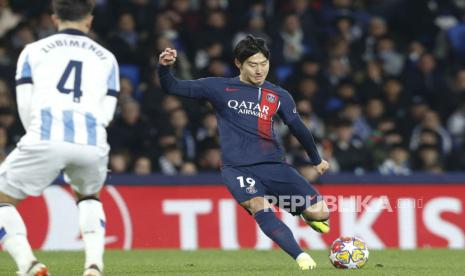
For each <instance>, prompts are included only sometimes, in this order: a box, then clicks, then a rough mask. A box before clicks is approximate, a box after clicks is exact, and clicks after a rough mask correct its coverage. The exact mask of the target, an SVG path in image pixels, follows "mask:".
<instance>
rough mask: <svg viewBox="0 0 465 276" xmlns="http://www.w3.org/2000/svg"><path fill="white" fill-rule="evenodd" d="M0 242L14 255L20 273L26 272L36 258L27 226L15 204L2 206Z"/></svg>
mask: <svg viewBox="0 0 465 276" xmlns="http://www.w3.org/2000/svg"><path fill="white" fill-rule="evenodd" d="M0 243H1V244H2V246H3V249H4V250H5V251H7V252H8V253H9V254H10V255H11V257H13V259H14V260H15V262H16V265H17V266H18V270H19V272H20V273H26V271H27V270H28V269H29V267H30V266H31V263H32V262H33V261H35V260H36V258H35V257H34V254H33V253H32V249H31V246H30V245H29V242H28V241H27V231H26V226H25V225H24V222H23V219H22V218H21V215H20V214H19V213H18V211H17V210H16V208H15V207H14V206H13V205H6V206H5V205H3V206H1V207H0Z"/></svg>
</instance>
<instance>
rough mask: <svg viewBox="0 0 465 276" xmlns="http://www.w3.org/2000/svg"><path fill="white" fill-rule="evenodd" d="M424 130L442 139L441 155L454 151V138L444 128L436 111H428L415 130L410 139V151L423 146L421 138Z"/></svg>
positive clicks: (440, 145)
mask: <svg viewBox="0 0 465 276" xmlns="http://www.w3.org/2000/svg"><path fill="white" fill-rule="evenodd" d="M424 129H429V130H431V131H433V132H434V133H435V134H436V135H438V137H439V139H440V141H438V146H439V148H440V153H444V154H448V153H449V152H450V151H451V150H452V138H451V136H450V134H449V133H448V132H447V130H446V129H445V128H444V127H443V126H442V124H441V119H440V118H439V115H438V113H437V112H434V111H427V112H426V113H425V115H424V118H423V120H422V122H421V123H420V124H419V125H417V126H416V127H415V128H414V129H413V132H412V136H411V138H410V150H416V149H418V148H419V147H420V146H421V139H420V137H421V133H422V130H424Z"/></svg>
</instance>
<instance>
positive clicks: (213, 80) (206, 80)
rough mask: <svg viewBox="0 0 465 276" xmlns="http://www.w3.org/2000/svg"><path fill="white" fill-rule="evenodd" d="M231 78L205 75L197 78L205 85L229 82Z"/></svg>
mask: <svg viewBox="0 0 465 276" xmlns="http://www.w3.org/2000/svg"><path fill="white" fill-rule="evenodd" d="M230 79H231V78H224V77H206V78H200V79H197V80H198V81H200V82H203V83H204V84H207V85H224V84H228V83H229V82H230Z"/></svg>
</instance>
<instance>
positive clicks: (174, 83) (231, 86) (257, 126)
mask: <svg viewBox="0 0 465 276" xmlns="http://www.w3.org/2000/svg"><path fill="white" fill-rule="evenodd" d="M158 73H159V76H160V83H161V86H162V88H163V90H164V91H166V92H168V93H171V94H175V95H180V96H185V97H189V98H197V99H205V100H208V101H209V102H210V103H211V104H212V105H213V107H214V109H215V112H216V117H217V120H218V128H219V134H220V144H221V151H222V165H223V166H242V165H250V164H257V163H266V162H283V161H284V152H283V150H282V149H281V147H280V145H279V144H278V142H277V139H276V136H275V134H274V131H273V117H274V116H275V115H279V116H280V117H281V119H282V120H283V121H284V123H286V124H287V125H288V126H289V127H290V130H291V132H292V133H293V134H294V136H296V137H297V139H298V140H299V141H300V143H301V144H302V145H303V146H304V148H305V149H306V150H307V152H308V153H309V155H310V158H311V160H312V162H313V163H314V164H319V163H320V162H321V159H320V157H319V155H318V151H317V150H316V146H315V143H314V141H313V137H312V135H311V134H310V132H309V131H308V129H307V128H306V127H305V126H304V124H303V123H302V121H301V120H300V117H299V114H298V113H297V111H296V106H295V103H294V100H293V99H292V97H291V95H290V94H289V93H288V92H287V91H286V90H284V89H283V88H281V87H279V86H276V85H274V84H272V83H270V82H267V81H266V82H264V83H263V85H262V86H259V87H258V86H254V85H251V84H247V83H244V82H242V81H240V79H239V77H235V78H204V79H198V80H185V81H181V80H177V79H175V78H174V77H173V75H172V74H171V73H170V71H169V67H168V66H161V65H159V67H158Z"/></svg>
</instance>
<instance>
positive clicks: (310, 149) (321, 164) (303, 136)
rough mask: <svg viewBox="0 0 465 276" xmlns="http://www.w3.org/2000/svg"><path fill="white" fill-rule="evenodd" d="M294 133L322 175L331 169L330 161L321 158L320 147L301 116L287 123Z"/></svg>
mask: <svg viewBox="0 0 465 276" xmlns="http://www.w3.org/2000/svg"><path fill="white" fill-rule="evenodd" d="M287 126H288V127H289V130H290V131H291V133H292V135H294V136H295V138H297V140H299V142H300V144H301V145H302V146H303V147H304V149H305V151H306V152H307V154H308V156H309V157H310V159H311V160H312V163H313V165H315V168H316V170H317V172H318V173H319V174H320V175H322V174H324V173H325V172H326V171H327V170H328V169H329V163H328V162H327V161H326V160H323V159H321V157H320V154H319V153H318V149H317V147H316V144H315V139H313V135H312V134H311V133H310V130H308V128H307V127H306V126H305V124H304V123H303V122H302V120H301V119H300V118H298V117H297V118H295V119H294V120H292V121H291V122H289V123H288V124H287Z"/></svg>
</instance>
